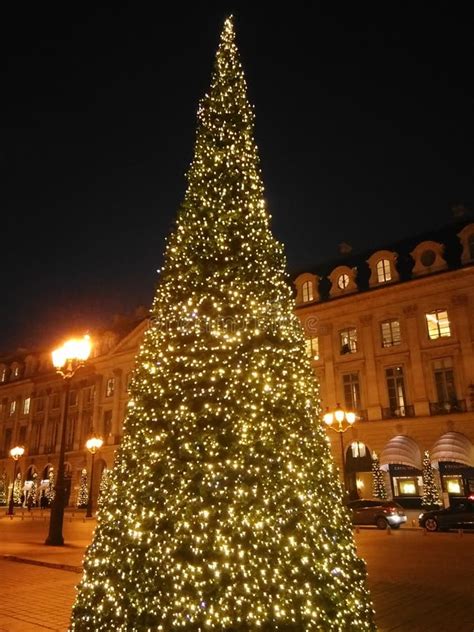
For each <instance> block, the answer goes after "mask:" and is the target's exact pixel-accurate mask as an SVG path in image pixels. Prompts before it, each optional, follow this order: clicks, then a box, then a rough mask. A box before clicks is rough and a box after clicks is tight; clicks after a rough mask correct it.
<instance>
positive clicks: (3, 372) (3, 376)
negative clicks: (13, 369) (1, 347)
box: [0, 369, 7, 383]
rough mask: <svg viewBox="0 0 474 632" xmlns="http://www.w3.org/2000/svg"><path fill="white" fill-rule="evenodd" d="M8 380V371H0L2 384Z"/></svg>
mask: <svg viewBox="0 0 474 632" xmlns="http://www.w3.org/2000/svg"><path fill="white" fill-rule="evenodd" d="M6 380H7V370H6V369H2V370H1V371H0V382H2V383H3V382H6Z"/></svg>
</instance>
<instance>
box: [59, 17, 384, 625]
mask: <svg viewBox="0 0 474 632" xmlns="http://www.w3.org/2000/svg"><path fill="white" fill-rule="evenodd" d="M253 119H254V116H253V111H252V108H251V106H250V105H249V103H248V101H247V98H246V85H245V79H244V75H243V71H242V67H241V65H240V62H239V60H238V54H237V49H236V45H235V42H234V32H233V25H232V21H231V19H229V20H227V21H226V23H225V26H224V30H223V33H222V37H221V42H220V46H219V49H218V52H217V58H216V63H215V68H214V74H213V77H212V83H211V89H210V91H209V94H208V95H206V96H205V98H204V99H203V101H202V103H201V105H200V108H199V112H198V130H197V139H196V148H195V154H194V159H193V162H192V165H191V167H190V170H189V173H188V188H187V192H186V195H185V198H184V202H183V205H182V208H181V210H180V213H179V216H178V220H177V226H176V228H175V230H174V232H173V233H172V235H171V238H170V239H169V242H168V244H167V248H166V256H165V265H164V268H163V270H162V271H161V275H160V280H159V284H158V287H157V293H156V297H155V300H154V304H153V308H152V323H151V325H150V327H149V329H148V331H147V333H146V334H145V338H144V342H143V345H142V347H141V350H140V353H139V356H138V361H137V366H136V370H135V372H134V378H133V381H132V385H131V389H130V397H131V399H130V402H129V410H128V414H127V417H126V421H125V427H124V436H123V440H122V443H121V446H120V449H119V451H118V454H117V458H116V462H115V464H114V467H113V470H112V473H111V480H110V484H109V488H108V494H107V497H106V499H105V501H104V503H103V505H102V507H101V509H100V511H99V516H98V524H97V528H96V530H95V534H94V540H93V542H92V544H91V546H90V547H89V549H88V551H87V553H86V558H85V562H84V575H83V578H82V581H81V583H80V585H79V587H78V595H77V599H76V603H75V605H74V609H73V615H72V622H71V630H75V631H78V630H79V631H86V630H87V631H94V632H98V631H105V630H107V631H108V630H116V631H120V632H125V631H126V630H127V631H128V630H130V631H131V630H133V631H140V632H145V631H146V630H150V631H158V630H161V631H164V632H171V631H172V630H185V631H191V630H192V631H195V632H198V631H199V630H202V631H204V630H214V631H217V630H219V632H223V631H229V632H230V631H242V632H243V631H244V630H245V631H252V630H281V631H283V630H285V631H287V632H290V631H294V632H296V631H301V630H314V631H322V630H324V631H327V632H329V631H333V632H336V631H340V632H342V631H349V630H350V631H353V632H356V631H357V632H362V631H367V630H370V631H373V630H375V626H374V624H373V612H372V607H371V603H370V598H369V595H368V593H367V591H366V588H365V575H366V571H365V565H364V562H363V561H362V560H360V559H359V558H357V556H356V552H355V547H354V543H353V538H352V529H351V524H350V519H349V517H348V515H347V513H346V510H345V509H344V507H343V503H342V491H341V485H340V483H339V479H338V476H337V471H336V469H335V467H334V464H333V461H332V458H331V455H330V452H329V446H328V443H327V440H326V437H325V433H324V429H323V428H322V423H321V421H320V419H319V412H320V411H319V403H318V399H317V392H316V388H315V382H314V375H313V372H312V369H311V366H310V362H309V360H308V359H307V357H306V353H305V342H304V337H303V332H302V330H301V327H300V324H299V321H298V320H297V318H296V316H295V315H294V313H293V309H294V304H293V300H292V298H291V289H290V287H289V285H288V284H287V277H286V273H285V259H284V255H283V250H282V246H281V245H280V244H279V243H277V242H276V241H275V239H274V238H273V236H272V234H271V231H270V228H269V215H268V213H267V211H266V209H265V203H264V197H263V186H262V181H261V177H260V170H259V162H258V156H257V148H256V145H255V143H254V140H253Z"/></svg>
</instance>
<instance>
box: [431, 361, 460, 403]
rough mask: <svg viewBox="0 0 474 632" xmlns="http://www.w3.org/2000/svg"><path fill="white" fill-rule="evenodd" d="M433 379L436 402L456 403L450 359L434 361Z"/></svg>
mask: <svg viewBox="0 0 474 632" xmlns="http://www.w3.org/2000/svg"><path fill="white" fill-rule="evenodd" d="M434 378H435V385H436V395H437V398H438V402H439V403H448V402H453V401H457V397H456V386H455V383H454V369H453V360H452V358H443V359H441V360H436V362H435V363H434Z"/></svg>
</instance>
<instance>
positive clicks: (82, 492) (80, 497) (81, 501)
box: [76, 468, 89, 509]
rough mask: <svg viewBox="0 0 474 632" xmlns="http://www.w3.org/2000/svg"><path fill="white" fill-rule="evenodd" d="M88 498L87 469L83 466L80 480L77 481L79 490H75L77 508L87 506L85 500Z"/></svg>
mask: <svg viewBox="0 0 474 632" xmlns="http://www.w3.org/2000/svg"><path fill="white" fill-rule="evenodd" d="M88 498H89V491H88V489H87V470H86V468H84V469H83V470H82V471H81V480H80V482H79V490H78V492H77V501H76V506H77V507H78V508H79V509H84V508H85V507H87V500H88Z"/></svg>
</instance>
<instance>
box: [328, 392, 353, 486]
mask: <svg viewBox="0 0 474 632" xmlns="http://www.w3.org/2000/svg"><path fill="white" fill-rule="evenodd" d="M323 421H324V423H325V424H326V425H327V427H328V428H331V430H334V431H335V432H337V433H339V441H340V444H341V460H342V480H343V484H344V488H346V458H345V454H344V441H343V439H342V435H343V433H344V432H346V430H349V428H351V427H352V426H353V425H354V424H355V422H356V421H357V415H356V414H355V413H353V412H352V411H348V410H343V409H342V408H341V406H340V405H339V404H337V406H336V409H335V410H334V411H330V410H328V411H327V412H326V414H325V415H324V416H323ZM334 422H336V423H334ZM333 424H334V425H333Z"/></svg>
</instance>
